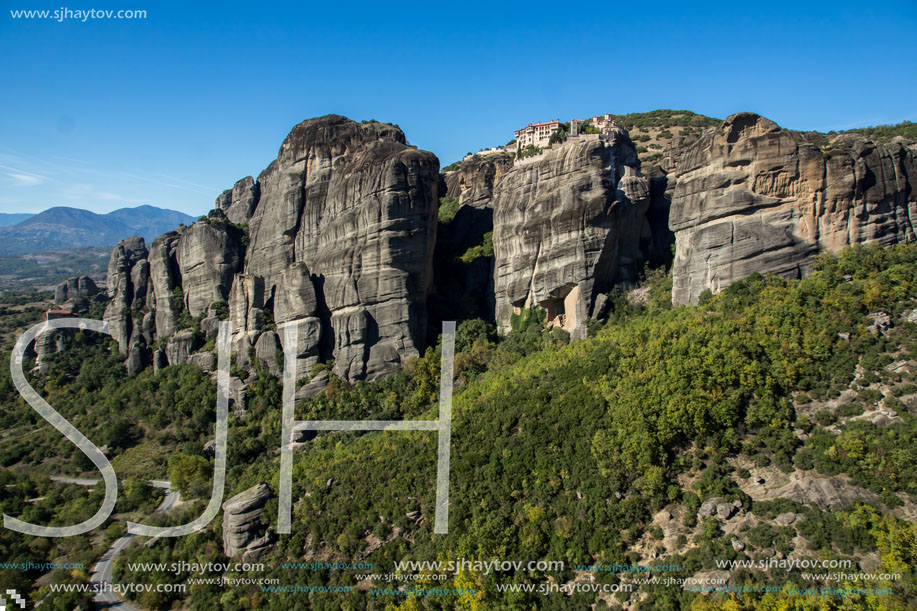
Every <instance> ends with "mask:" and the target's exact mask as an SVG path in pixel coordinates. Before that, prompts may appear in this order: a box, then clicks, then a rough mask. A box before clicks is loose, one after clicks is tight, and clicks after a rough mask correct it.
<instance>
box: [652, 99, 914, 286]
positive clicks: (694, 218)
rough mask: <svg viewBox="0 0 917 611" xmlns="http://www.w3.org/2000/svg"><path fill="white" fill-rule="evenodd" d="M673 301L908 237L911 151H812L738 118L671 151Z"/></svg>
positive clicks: (855, 146) (855, 143) (866, 145)
mask: <svg viewBox="0 0 917 611" xmlns="http://www.w3.org/2000/svg"><path fill="white" fill-rule="evenodd" d="M672 159H673V160H674V163H673V165H674V171H673V172H672V173H670V176H672V175H674V177H675V179H676V181H677V184H676V186H675V189H674V193H673V195H672V206H671V211H670V216H669V224H670V227H671V229H672V230H673V231H674V232H675V244H676V255H675V262H674V266H673V282H674V288H673V293H672V298H673V301H675V302H676V303H695V302H696V301H697V299H698V297H699V296H700V294H701V293H702V292H703V291H704V290H706V289H710V290H711V291H712V292H714V293H715V292H717V291H719V290H721V289H723V288H725V287H726V286H728V285H729V284H731V283H732V282H734V281H736V280H740V279H742V278H744V277H746V276H748V275H750V274H752V273H754V272H759V273H769V272H773V273H777V274H781V275H784V276H788V277H800V276H801V275H803V274H805V273H806V272H807V270H808V269H809V268H810V267H811V265H812V263H813V261H814V258H815V256H816V254H817V253H818V252H819V251H820V250H830V251H837V250H839V249H841V248H843V247H844V246H848V245H850V244H856V243H862V242H867V241H879V242H881V243H883V244H892V243H896V242H903V241H913V240H914V239H915V232H914V227H915V221H917V195H915V193H914V185H913V184H912V182H911V181H912V180H913V178H911V177H913V176H915V175H917V174H915V172H917V147H915V145H914V144H913V143H907V142H905V141H903V140H901V139H895V140H893V141H892V142H890V143H888V144H877V143H874V142H871V141H869V140H867V139H865V138H863V137H861V136H856V135H843V136H840V137H839V138H837V139H835V140H834V141H833V142H832V143H831V144H830V146H828V147H825V148H819V147H818V146H816V145H815V144H812V143H809V142H807V141H806V140H805V139H804V138H802V137H801V135H800V134H798V133H794V132H790V131H787V130H783V129H781V128H780V127H779V126H778V125H777V124H776V123H774V122H773V121H769V120H768V119H765V118H763V117H759V116H758V115H754V114H750V113H739V114H736V115H733V116H731V117H729V118H727V119H726V120H725V121H724V122H723V124H722V125H721V126H719V127H718V128H711V129H708V130H707V131H706V132H705V133H704V134H703V135H702V136H701V137H700V138H699V139H698V140H696V141H695V142H693V143H691V144H690V145H688V146H687V147H684V148H682V149H680V150H677V151H675V152H674V153H673V155H672Z"/></svg>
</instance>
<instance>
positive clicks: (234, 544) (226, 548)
mask: <svg viewBox="0 0 917 611" xmlns="http://www.w3.org/2000/svg"><path fill="white" fill-rule="evenodd" d="M273 496H274V495H273V493H272V492H271V489H270V488H268V486H267V484H258V485H256V486H253V487H251V488H249V489H248V490H245V491H243V492H240V493H239V494H237V495H236V496H234V497H232V498H231V499H229V500H228V501H226V502H225V503H223V553H224V554H226V556H227V557H230V558H233V557H235V556H238V555H241V557H242V561H243V562H256V561H257V560H259V559H260V558H261V557H262V556H264V554H266V553H267V552H268V551H270V547H271V545H270V536H269V535H268V534H267V532H266V529H265V528H264V526H263V525H262V524H261V514H262V513H263V512H264V505H265V503H267V501H268V499H270V498H271V497H273Z"/></svg>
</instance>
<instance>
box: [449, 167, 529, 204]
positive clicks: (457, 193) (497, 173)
mask: <svg viewBox="0 0 917 611" xmlns="http://www.w3.org/2000/svg"><path fill="white" fill-rule="evenodd" d="M512 168H513V159H512V157H510V156H509V154H507V153H496V154H492V155H474V156H472V157H469V158H468V159H465V160H463V161H462V162H461V163H460V164H459V165H458V167H457V168H456V169H455V170H453V171H451V172H446V173H445V174H444V175H443V180H444V182H445V183H446V184H445V186H446V197H451V198H453V199H456V200H458V202H459V204H460V205H462V206H471V207H472V208H490V207H492V205H491V200H492V199H493V195H494V186H496V184H497V183H499V182H500V180H501V179H502V178H503V176H504V175H505V174H506V173H507V172H509V171H510V170H511V169H512Z"/></svg>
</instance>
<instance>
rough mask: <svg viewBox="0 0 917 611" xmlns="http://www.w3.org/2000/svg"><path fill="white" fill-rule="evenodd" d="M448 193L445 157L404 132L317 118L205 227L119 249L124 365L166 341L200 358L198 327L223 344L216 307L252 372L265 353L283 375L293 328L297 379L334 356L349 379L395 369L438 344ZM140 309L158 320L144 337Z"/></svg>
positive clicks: (221, 201)
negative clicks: (194, 332) (434, 324)
mask: <svg viewBox="0 0 917 611" xmlns="http://www.w3.org/2000/svg"><path fill="white" fill-rule="evenodd" d="M438 189H439V161H438V160H437V159H436V157H435V156H434V155H433V154H432V153H428V152H425V151H419V150H417V149H416V147H411V146H408V144H407V142H406V139H405V136H404V134H403V133H402V131H401V130H400V129H399V128H398V127H396V126H393V125H388V124H383V123H377V122H365V123H357V122H354V121H351V120H349V119H347V118H345V117H341V116H337V115H329V116H325V117H319V118H316V119H310V120H308V121H304V122H302V123H300V124H299V125H297V126H296V127H294V128H293V130H292V131H291V132H290V134H289V135H288V136H287V138H286V140H285V141H284V143H283V145H282V146H281V148H280V152H279V153H278V155H277V159H276V160H274V161H273V162H272V163H271V164H270V165H269V166H268V168H267V169H266V170H264V171H263V172H262V173H261V174H260V175H259V176H258V178H257V180H253V179H252V178H251V177H247V178H243V179H242V180H240V181H239V182H237V183H236V184H235V185H234V186H233V188H232V189H230V190H227V191H225V192H223V193H222V194H221V195H220V196H219V197H218V198H217V201H216V207H215V209H214V210H213V211H212V212H211V213H210V214H209V215H208V216H207V217H206V218H203V219H201V220H199V221H198V222H196V223H194V224H193V225H191V226H190V227H180V228H179V229H178V230H176V231H172V232H169V233H166V234H163V235H161V236H159V237H158V238H156V239H155V240H153V243H152V245H151V248H150V251H149V252H147V251H146V247H145V245H144V243H143V240H142V239H140V238H131V239H129V240H125V241H123V242H122V243H120V244H119V245H118V247H117V248H116V249H115V251H114V252H113V253H112V258H111V263H110V277H111V278H112V282H111V283H110V287H109V292H110V295H111V297H112V302H111V304H110V305H109V309H108V312H107V313H106V320H109V322H110V324H111V328H112V334H113V335H114V337H115V340H116V341H117V342H118V345H119V347H120V348H121V351H122V352H123V353H124V354H125V355H127V354H128V352H129V351H130V349H131V347H132V346H133V345H135V344H136V345H138V346H139V349H140V350H148V349H147V348H146V346H150V345H152V344H153V343H154V342H155V341H156V340H160V339H164V340H165V355H164V356H165V357H167V359H168V362H169V363H170V364H175V363H176V362H184V361H186V360H187V359H188V357H189V356H190V352H189V351H188V349H187V348H188V343H189V342H188V338H187V337H185V336H184V335H182V337H180V338H177V339H176V334H181V333H184V332H185V331H186V330H188V329H189V328H190V327H191V326H192V324H195V325H198V326H199V328H200V329H201V331H202V333H203V334H204V335H205V336H206V335H208V334H212V333H213V332H214V331H215V330H216V329H217V328H218V324H217V323H216V321H215V319H214V318H213V312H214V311H215V310H214V309H213V308H214V307H215V304H219V303H222V302H225V303H226V305H228V310H229V320H230V321H231V322H232V327H233V328H232V332H233V334H234V336H235V337H234V342H233V347H234V349H235V348H240V349H242V350H243V351H244V354H242V353H241V352H238V353H237V354H236V357H237V359H238V360H239V362H240V364H243V366H244V363H245V362H246V361H247V359H248V351H247V347H248V346H254V347H255V350H256V353H258V356H259V357H261V358H263V360H265V362H267V363H268V364H269V366H270V368H271V372H272V373H274V374H275V375H279V373H280V370H281V369H282V362H278V360H277V358H276V355H277V353H278V351H279V350H280V349H282V342H283V341H284V337H285V333H284V330H285V329H286V328H287V326H289V325H293V326H295V328H296V329H297V330H298V331H299V341H298V343H297V350H296V358H297V377H301V376H303V375H305V374H306V373H307V372H308V370H309V368H310V367H311V366H312V365H314V364H315V363H317V362H319V361H320V360H331V359H333V360H334V363H335V373H337V374H338V375H339V376H341V377H342V378H345V379H348V380H359V379H374V378H378V377H381V376H384V375H389V374H392V373H395V372H396V371H397V370H398V369H399V368H400V366H401V364H402V363H403V362H404V360H405V359H407V358H410V357H412V356H417V355H419V354H420V351H421V350H422V349H423V348H424V343H425V341H426V338H425V333H426V299H427V296H428V294H429V290H430V286H431V282H432V255H433V244H434V241H435V238H436V214H437V202H438ZM223 307H225V306H223ZM138 312H141V313H142V314H138V315H137V316H136V318H137V319H138V320H140V319H145V317H146V316H147V315H150V319H149V320H150V323H149V325H148V328H146V329H140V330H138V331H137V332H136V333H135V329H134V324H133V320H134V318H135V316H134V314H136V313H138ZM205 321H206V322H205ZM272 325H273V326H272ZM266 329H276V330H271V331H270V332H267V333H265V330H266ZM180 332H181V333H180ZM148 361H152V362H156V363H159V364H160V365H161V361H162V357H161V356H160V357H157V359H156V360H155V361H154V359H153V358H152V355H151V354H143V355H141V354H138V355H137V357H136V358H133V359H132V367H131V369H132V370H136V368H137V366H139V365H140V364H141V363H145V362H148ZM200 364H203V363H200Z"/></svg>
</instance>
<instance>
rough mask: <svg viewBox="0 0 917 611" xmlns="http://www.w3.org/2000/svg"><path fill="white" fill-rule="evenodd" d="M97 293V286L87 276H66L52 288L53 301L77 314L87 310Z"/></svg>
mask: <svg viewBox="0 0 917 611" xmlns="http://www.w3.org/2000/svg"><path fill="white" fill-rule="evenodd" d="M98 294H99V287H97V286H96V283H95V281H94V280H93V279H92V278H90V277H89V276H75V277H73V278H68V279H67V280H65V281H64V282H62V283H60V284H59V285H57V287H55V289H54V303H56V304H58V305H59V306H61V308H63V309H64V310H67V311H70V312H74V313H77V314H82V313H85V312H87V311H88V310H89V305H90V303H91V302H92V301H93V300H94V299H95V297H96V296H97V295H98Z"/></svg>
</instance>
